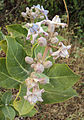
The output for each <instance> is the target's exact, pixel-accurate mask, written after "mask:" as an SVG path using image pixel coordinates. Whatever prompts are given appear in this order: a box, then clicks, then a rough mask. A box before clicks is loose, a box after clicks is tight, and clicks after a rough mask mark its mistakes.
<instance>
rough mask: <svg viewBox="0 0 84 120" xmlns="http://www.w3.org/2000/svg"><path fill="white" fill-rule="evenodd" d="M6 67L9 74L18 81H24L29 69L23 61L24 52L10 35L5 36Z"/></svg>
mask: <svg viewBox="0 0 84 120" xmlns="http://www.w3.org/2000/svg"><path fill="white" fill-rule="evenodd" d="M7 46H8V49H7V69H8V72H9V74H10V75H11V76H12V77H14V78H15V79H17V80H19V81H24V80H25V79H26V78H27V77H28V75H29V70H30V65H29V64H27V63H26V62H25V57H26V53H25V51H24V49H23V47H22V46H21V45H20V44H19V43H18V42H16V40H15V39H14V38H12V37H7Z"/></svg>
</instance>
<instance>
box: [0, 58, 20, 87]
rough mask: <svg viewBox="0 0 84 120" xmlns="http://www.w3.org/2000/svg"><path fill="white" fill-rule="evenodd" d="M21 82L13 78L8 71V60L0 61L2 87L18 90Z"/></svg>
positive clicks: (0, 84)
mask: <svg viewBox="0 0 84 120" xmlns="http://www.w3.org/2000/svg"><path fill="white" fill-rule="evenodd" d="M18 84H19V81H17V80H16V79H14V78H12V77H11V76H10V75H9V73H8V71H7V69H6V60H5V59H4V58H2V59H0V87H3V88H16V87H17V85H18Z"/></svg>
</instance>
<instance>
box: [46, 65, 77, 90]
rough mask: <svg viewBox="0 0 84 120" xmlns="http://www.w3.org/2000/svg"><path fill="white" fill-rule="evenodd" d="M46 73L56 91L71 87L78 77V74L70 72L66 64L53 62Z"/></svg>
mask: <svg viewBox="0 0 84 120" xmlns="http://www.w3.org/2000/svg"><path fill="white" fill-rule="evenodd" d="M47 75H48V77H49V78H50V84H52V86H53V87H55V88H56V89H57V91H62V90H66V89H67V88H69V87H72V86H73V85H74V84H75V83H76V82H77V81H78V79H79V76H78V75H76V74H75V73H74V72H72V71H71V69H70V68H69V67H68V66H67V65H66V64H54V65H53V66H52V68H51V69H50V70H49V72H48V73H47Z"/></svg>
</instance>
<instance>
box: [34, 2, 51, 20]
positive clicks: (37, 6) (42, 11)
mask: <svg viewBox="0 0 84 120" xmlns="http://www.w3.org/2000/svg"><path fill="white" fill-rule="evenodd" d="M33 7H34V8H35V9H36V10H39V11H40V12H41V13H42V14H43V15H44V16H45V17H46V19H48V16H47V14H48V13H49V11H48V10H45V9H44V8H43V6H41V7H40V5H39V4H38V5H36V6H35V5H34V6H33Z"/></svg>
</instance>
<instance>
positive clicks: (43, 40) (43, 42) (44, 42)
mask: <svg viewBox="0 0 84 120" xmlns="http://www.w3.org/2000/svg"><path fill="white" fill-rule="evenodd" d="M38 43H39V45H40V46H46V45H47V41H46V39H45V38H44V37H40V38H38Z"/></svg>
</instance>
